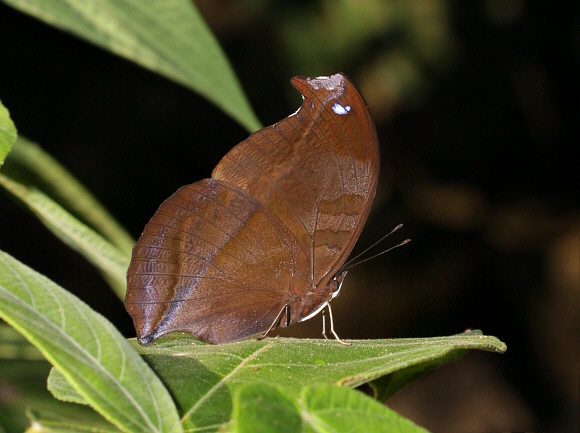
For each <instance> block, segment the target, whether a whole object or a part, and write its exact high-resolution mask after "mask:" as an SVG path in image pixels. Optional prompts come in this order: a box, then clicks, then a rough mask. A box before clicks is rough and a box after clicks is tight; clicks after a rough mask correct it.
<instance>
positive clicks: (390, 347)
mask: <svg viewBox="0 0 580 433" xmlns="http://www.w3.org/2000/svg"><path fill="white" fill-rule="evenodd" d="M131 343H132V344H133V346H134V347H135V348H136V349H137V350H138V352H139V353H141V354H142V355H143V357H144V358H145V360H146V361H147V363H148V364H149V365H150V366H151V367H152V368H153V370H154V371H155V372H156V373H157V375H158V376H159V377H160V378H161V380H162V381H163V383H164V384H165V385H166V386H167V388H168V389H169V391H170V392H171V394H172V395H173V397H174V399H175V401H176V403H177V406H178V407H179V409H180V414H181V417H182V421H183V423H184V427H185V428H186V429H187V428H190V427H191V426H192V425H195V427H197V428H199V429H204V428H210V427H211V428H217V426H226V425H227V423H228V422H229V421H230V418H231V414H232V407H233V397H232V396H233V395H234V394H235V392H236V391H237V390H238V388H239V387H240V386H241V385H244V384H247V383H254V382H261V383H275V384H277V385H278V386H279V387H280V388H281V389H282V390H284V392H285V393H287V394H288V395H289V396H290V397H291V398H298V397H299V396H300V393H301V392H302V388H303V387H304V386H312V385H342V386H348V387H356V386H359V385H362V384H365V383H369V382H370V383H371V384H372V383H373V382H374V381H377V380H378V379H379V378H382V377H384V376H389V375H393V374H395V373H396V374H397V375H401V376H400V377H404V375H405V372H406V371H407V372H408V371H414V370H416V369H417V367H416V366H420V368H421V369H423V370H425V371H426V370H428V369H429V367H430V366H432V365H435V366H437V365H440V364H441V363H442V362H449V360H452V359H456V358H457V356H458V355H460V354H462V353H464V352H465V351H466V350H468V349H479V350H488V351H492V352H497V353H502V352H504V351H505V350H506V347H505V344H504V343H502V342H501V341H499V340H498V339H497V338H495V337H491V336H484V335H479V334H475V333H468V334H460V335H454V336H451V337H440V338H417V339H390V340H360V341H352V346H343V345H341V344H339V343H337V342H336V341H331V340H309V339H290V338H266V339H264V340H261V341H256V340H246V341H241V342H238V343H232V344H225V345H217V346H214V345H208V344H205V343H202V342H199V341H198V340H196V339H194V338H193V337H191V336H189V335H188V334H178V333H176V334H171V335H168V336H166V337H163V338H162V339H160V340H158V341H157V342H156V343H155V344H152V345H151V346H147V347H143V346H139V344H138V343H137V342H136V341H135V340H131ZM409 369H411V370H409ZM51 374H52V373H51ZM409 377H411V376H409ZM64 386H66V384H64ZM51 391H52V392H53V394H54V395H55V396H56V397H59V393H61V392H63V390H62V389H60V390H57V391H56V390H54V389H52V388H51ZM59 398H60V397H59ZM191 428H193V427H191Z"/></svg>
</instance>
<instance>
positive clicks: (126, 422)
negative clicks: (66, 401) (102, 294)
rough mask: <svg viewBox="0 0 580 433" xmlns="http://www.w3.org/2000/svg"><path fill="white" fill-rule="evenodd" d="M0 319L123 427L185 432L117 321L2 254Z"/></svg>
mask: <svg viewBox="0 0 580 433" xmlns="http://www.w3.org/2000/svg"><path fill="white" fill-rule="evenodd" d="M0 318H2V319H3V320H5V321H6V322H7V323H8V324H10V325H11V326H13V327H14V328H15V329H16V330H18V331H19V332H20V333H21V334H22V335H24V336H25V337H26V338H27V339H28V340H29V341H30V342H31V343H32V344H34V345H35V346H36V347H37V348H38V349H39V350H40V351H41V352H42V354H43V355H44V356H45V357H46V359H48V360H49V361H50V363H51V364H52V365H54V366H55V367H56V368H58V369H59V371H60V372H62V374H63V375H64V376H65V377H66V379H67V381H68V382H69V383H70V384H71V386H72V387H73V388H74V389H75V391H77V392H78V393H79V394H80V395H82V396H83V398H84V399H85V400H86V401H87V402H88V403H89V404H90V405H91V406H92V407H93V408H94V409H95V410H96V411H97V412H99V413H100V414H101V415H103V417H105V418H106V419H107V420H109V421H110V422H112V423H113V424H115V425H116V426H118V427H119V428H121V429H122V430H124V431H132V432H133V431H134V432H137V431H142V432H154V431H156V432H177V431H181V424H180V423H179V418H178V416H177V411H176V409H175V405H174V403H173V401H172V399H171V397H170V396H169V393H168V392H167V390H166V389H165V387H164V386H163V384H162V383H161V381H160V380H159V378H158V377H157V376H156V375H155V374H154V373H153V372H152V371H151V370H150V369H149V367H148V366H147V364H146V363H145V362H144V361H143V359H142V358H141V357H140V356H139V355H138V354H137V353H136V352H135V351H134V350H133V349H132V348H131V347H130V346H129V344H128V343H127V341H126V340H125V339H124V338H123V336H122V335H121V334H120V333H119V332H118V331H117V330H116V329H115V328H114V326H113V325H112V324H111V323H110V322H109V321H107V320H106V319H105V318H104V317H102V316H101V315H100V314H98V313H96V312H95V311H93V310H92V309H91V308H90V307H88V306H87V305H86V304H84V303H83V302H82V301H80V300H79V299H78V298H76V297H75V296H73V295H71V294H70V293H69V292H67V291H66V290H64V289H62V288H61V287H59V286H57V285H56V284H54V283H53V282H52V281H50V280H48V279H47V278H46V277H44V276H42V275H40V274H38V273H37V272H35V271H33V270H32V269H30V268H28V267H27V266H25V265H23V264H22V263H20V262H18V261H17V260H15V259H14V258H12V257H10V256H9V255H8V254H6V253H3V252H0Z"/></svg>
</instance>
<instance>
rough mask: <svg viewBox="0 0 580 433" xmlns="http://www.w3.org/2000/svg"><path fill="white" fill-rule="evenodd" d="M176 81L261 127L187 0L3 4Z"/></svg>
mask: <svg viewBox="0 0 580 433" xmlns="http://www.w3.org/2000/svg"><path fill="white" fill-rule="evenodd" d="M3 1H4V2H5V3H7V4H9V5H11V6H13V7H14V8H16V9H19V10H21V11H23V12H26V13H29V14H30V15H32V16H34V17H36V18H38V19H40V20H42V21H44V22H46V23H48V24H51V25H53V26H55V27H58V28H61V29H64V30H67V31H69V32H71V33H73V34H75V35H77V36H80V37H81V38H84V39H87V40H88V41H90V42H92V43H94V44H96V45H99V46H100V47H102V48H104V49H106V50H108V51H111V52H113V53H115V54H118V55H120V56H123V57H125V58H127V59H129V60H132V61H134V62H135V63H138V64H139V65H141V66H144V67H146V68H148V69H151V70H152V71H155V72H157V73H159V74H162V75H164V76H165V77H167V78H170V79H172V80H175V81H177V82H178V83H181V84H183V85H184V86H187V87H189V88H191V89H192V90H194V91H196V92H197V93H199V94H201V95H203V96H204V97H206V98H207V99H208V100H210V101H211V102H213V103H214V104H216V105H217V106H218V107H219V108H221V109H222V110H223V111H225V112H226V113H227V114H228V115H230V116H231V117H232V118H234V119H235V120H236V121H238V122H239V123H240V124H241V125H243V126H244V127H245V128H247V129H248V130H249V131H254V130H256V129H259V128H260V122H259V121H258V119H257V118H256V115H255V114H254V112H253V110H252V108H251V106H250V104H249V103H248V100H247V99H246V96H245V94H244V92H243V91H242V88H241V86H240V84H239V82H238V80H237V78H236V76H235V74H234V72H233V70H232V68H231V66H230V64H229V62H228V61H227V59H226V57H225V55H224V53H223V51H222V50H221V48H220V47H219V45H218V43H217V41H216V39H215V37H214V36H213V34H212V33H211V31H210V30H209V29H208V27H207V26H206V24H205V23H204V22H203V20H202V18H201V16H200V15H199V13H198V12H197V10H196V9H195V6H194V4H193V2H191V1H189V0H148V1H141V0H93V1H90V2H87V1H77V0H3Z"/></svg>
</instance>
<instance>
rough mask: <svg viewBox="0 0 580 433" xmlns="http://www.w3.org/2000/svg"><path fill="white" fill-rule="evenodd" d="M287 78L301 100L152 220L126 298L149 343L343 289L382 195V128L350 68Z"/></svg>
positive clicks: (263, 317)
mask: <svg viewBox="0 0 580 433" xmlns="http://www.w3.org/2000/svg"><path fill="white" fill-rule="evenodd" d="M291 82H292V85H294V87H296V88H297V89H298V90H299V91H300V92H301V93H302V97H303V100H304V101H303V103H302V106H301V107H300V109H299V110H298V111H297V112H296V113H294V114H292V115H291V116H289V117H287V118H286V119H283V120H281V121H280V122H278V123H276V124H275V125H272V126H269V127H267V128H264V129H261V130H259V131H257V132H255V133H253V134H252V135H251V136H250V137H249V138H247V139H246V140H244V141H242V142H241V143H239V144H238V145H237V146H235V147H234V148H233V149H232V150H230V152H228V153H227V154H226V155H225V156H224V157H223V159H222V160H221V161H220V162H219V164H218V165H217V166H216V168H215V169H214V170H213V173H212V176H211V178H209V179H203V180H201V181H199V182H196V183H194V184H191V185H187V186H184V187H182V188H180V189H179V190H178V191H177V192H176V193H175V194H173V195H172V196H171V197H169V198H168V199H167V200H166V201H165V202H163V203H162V204H161V206H160V207H159V209H158V210H157V212H156V213H155V215H153V218H151V221H149V223H148V224H147V226H146V227H145V230H144V232H143V234H142V235H141V237H140V238H139V240H138V241H137V244H136V245H135V247H134V248H133V257H132V259H131V265H130V266H129V270H128V274H127V297H126V300H125V307H126V308H127V311H128V312H129V314H130V315H131V317H132V318H133V322H134V324H135V328H136V330H137V336H138V340H139V342H140V343H141V344H149V343H152V342H153V341H155V340H156V339H158V338H159V337H161V336H162V335H165V334H168V333H170V332H174V331H185V332H189V333H191V334H193V335H194V336H195V337H197V338H199V339H201V340H203V341H205V342H208V343H214V344H220V343H228V342H233V341H238V340H242V339H245V338H248V337H252V336H256V335H260V334H265V333H267V332H268V331H269V330H271V329H272V328H276V327H278V326H283V327H285V326H289V325H291V324H293V323H296V322H300V321H303V320H307V319H309V318H311V317H312V316H314V315H316V314H317V313H318V312H320V311H321V310H322V309H323V308H324V307H326V306H328V303H329V301H330V300H331V299H332V298H334V297H335V296H337V295H338V293H339V291H340V286H341V284H342V281H343V278H344V273H341V272H340V267H341V266H342V264H343V263H344V262H345V260H346V258H347V256H348V255H349V253H350V252H351V250H352V248H353V247H354V244H355V242H356V241H357V239H358V237H359V234H360V232H361V230H362V227H363V225H364V223H365V221H366V219H367V216H368V214H369V211H370V208H371V204H372V202H373V199H374V196H375V191H376V187H377V179H378V173H379V146H378V140H377V134H376V130H375V126H374V124H373V121H372V120H371V117H370V114H369V112H368V110H367V107H366V104H365V102H364V100H363V98H362V97H361V95H360V94H359V93H358V92H357V90H356V89H355V88H354V86H353V85H352V83H351V82H350V81H349V80H348V79H347V78H346V77H345V76H344V75H342V74H335V75H333V76H331V77H318V78H302V77H295V78H293V79H292V81H291ZM333 333H334V331H333ZM335 335H336V334H335ZM337 339H338V337H337ZM339 341H340V340H339Z"/></svg>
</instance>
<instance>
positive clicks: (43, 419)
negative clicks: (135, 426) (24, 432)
mask: <svg viewBox="0 0 580 433" xmlns="http://www.w3.org/2000/svg"><path fill="white" fill-rule="evenodd" d="M69 406H71V407H74V408H76V412H77V413H74V412H72V411H71V410H69V411H64V410H63V409H62V408H59V410H58V411H54V410H47V409H46V408H42V409H35V408H31V409H28V410H27V411H26V416H27V417H28V419H29V420H30V423H31V424H32V425H33V429H30V430H29V432H30V433H32V432H34V433H42V432H46V433H73V432H91V433H112V432H120V431H121V430H119V429H118V428H116V427H115V426H113V425H112V424H110V423H108V422H107V421H105V420H104V419H103V418H102V417H100V416H99V415H98V414H96V413H95V412H92V413H91V412H90V411H89V410H88V409H86V408H84V407H81V406H76V405H69ZM69 409H70V408H69ZM63 412H64V413H63Z"/></svg>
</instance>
